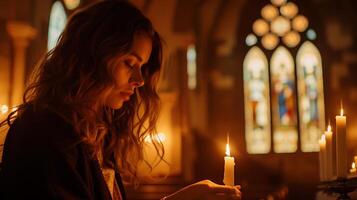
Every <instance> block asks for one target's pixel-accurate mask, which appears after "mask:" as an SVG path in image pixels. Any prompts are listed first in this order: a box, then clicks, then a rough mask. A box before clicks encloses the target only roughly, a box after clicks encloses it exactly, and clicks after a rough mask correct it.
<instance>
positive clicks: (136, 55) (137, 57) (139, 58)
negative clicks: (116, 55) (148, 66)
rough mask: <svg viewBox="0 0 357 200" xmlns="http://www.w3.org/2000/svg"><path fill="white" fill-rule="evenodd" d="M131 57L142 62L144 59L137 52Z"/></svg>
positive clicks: (132, 53)
mask: <svg viewBox="0 0 357 200" xmlns="http://www.w3.org/2000/svg"><path fill="white" fill-rule="evenodd" d="M130 55H132V56H134V57H136V59H138V60H139V61H140V62H142V61H143V59H142V58H141V57H140V56H139V54H137V53H136V52H131V53H130Z"/></svg>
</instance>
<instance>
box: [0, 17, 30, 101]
mask: <svg viewBox="0 0 357 200" xmlns="http://www.w3.org/2000/svg"><path fill="white" fill-rule="evenodd" d="M6 29H7V32H8V33H9V35H10V36H11V38H12V41H13V63H12V71H11V72H12V74H11V84H10V90H11V92H10V93H11V96H10V106H11V107H14V106H17V105H19V104H21V103H22V96H23V94H24V91H25V72H26V71H25V64H26V49H27V47H28V45H29V43H30V41H31V40H32V39H33V38H34V37H35V36H36V35H37V30H36V29H35V28H33V27H32V26H31V25H29V24H28V23H26V22H19V21H9V22H8V23H7V26H6Z"/></svg>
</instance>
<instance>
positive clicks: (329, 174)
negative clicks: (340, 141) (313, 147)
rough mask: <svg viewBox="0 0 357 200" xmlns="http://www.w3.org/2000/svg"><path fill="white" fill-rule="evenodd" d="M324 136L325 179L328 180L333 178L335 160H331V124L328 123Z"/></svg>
mask: <svg viewBox="0 0 357 200" xmlns="http://www.w3.org/2000/svg"><path fill="white" fill-rule="evenodd" d="M325 137H326V179H328V180H330V179H332V178H333V175H334V173H333V171H334V168H335V167H334V166H335V165H336V164H335V163H336V161H334V160H333V151H332V149H333V147H332V144H333V143H332V131H331V126H330V125H328V127H327V130H326V131H325Z"/></svg>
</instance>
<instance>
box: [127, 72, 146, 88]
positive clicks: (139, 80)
mask: <svg viewBox="0 0 357 200" xmlns="http://www.w3.org/2000/svg"><path fill="white" fill-rule="evenodd" d="M129 83H130V84H131V85H132V86H133V87H135V88H137V87H141V86H143V85H144V78H143V75H142V73H141V70H140V69H135V70H134V71H133V73H132V74H131V77H130V79H129Z"/></svg>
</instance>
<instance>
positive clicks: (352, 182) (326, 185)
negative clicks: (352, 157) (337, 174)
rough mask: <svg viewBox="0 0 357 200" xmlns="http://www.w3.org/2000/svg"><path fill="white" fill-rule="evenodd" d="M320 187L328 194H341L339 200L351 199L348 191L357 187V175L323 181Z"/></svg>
mask: <svg viewBox="0 0 357 200" xmlns="http://www.w3.org/2000/svg"><path fill="white" fill-rule="evenodd" d="M318 188H319V189H320V190H323V191H324V192H326V193H328V194H332V193H337V194H339V197H338V198H337V200H350V199H351V198H350V197H349V196H348V193H350V192H353V191H354V190H356V189H357V177H351V178H343V179H337V180H334V181H325V182H321V183H320V184H319V186H318Z"/></svg>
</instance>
